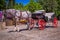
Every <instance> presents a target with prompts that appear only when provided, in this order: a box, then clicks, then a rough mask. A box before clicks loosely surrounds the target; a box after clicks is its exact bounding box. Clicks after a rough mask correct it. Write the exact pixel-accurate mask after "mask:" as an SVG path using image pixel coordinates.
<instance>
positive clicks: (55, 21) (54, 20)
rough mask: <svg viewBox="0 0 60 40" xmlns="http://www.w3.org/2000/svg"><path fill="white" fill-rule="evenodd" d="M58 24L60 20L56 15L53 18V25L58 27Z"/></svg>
mask: <svg viewBox="0 0 60 40" xmlns="http://www.w3.org/2000/svg"><path fill="white" fill-rule="evenodd" d="M57 25H58V20H57V18H56V17H54V19H53V26H54V28H56V27H57Z"/></svg>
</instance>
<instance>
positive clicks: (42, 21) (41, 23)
mask: <svg viewBox="0 0 60 40" xmlns="http://www.w3.org/2000/svg"><path fill="white" fill-rule="evenodd" d="M38 25H39V29H40V30H44V29H45V26H46V22H45V21H44V19H40V20H39V21H38Z"/></svg>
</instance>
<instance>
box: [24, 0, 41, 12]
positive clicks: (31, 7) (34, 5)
mask: <svg viewBox="0 0 60 40" xmlns="http://www.w3.org/2000/svg"><path fill="white" fill-rule="evenodd" d="M41 9H42V6H41V5H40V4H39V3H36V2H35V1H34V0H30V2H29V4H27V5H26V6H25V7H24V10H29V11H31V12H34V11H35V10H41Z"/></svg>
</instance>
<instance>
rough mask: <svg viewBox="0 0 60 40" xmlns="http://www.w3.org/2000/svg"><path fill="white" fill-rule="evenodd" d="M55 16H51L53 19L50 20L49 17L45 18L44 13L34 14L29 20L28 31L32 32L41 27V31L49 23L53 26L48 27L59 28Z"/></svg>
mask: <svg viewBox="0 0 60 40" xmlns="http://www.w3.org/2000/svg"><path fill="white" fill-rule="evenodd" d="M53 15H54V14H52V15H50V16H51V18H50V19H49V18H48V16H45V13H44V12H42V11H39V12H35V13H32V14H31V18H29V23H28V29H29V30H30V29H31V28H33V27H39V29H40V30H43V29H45V27H46V26H47V24H49V23H50V24H51V23H52V25H50V24H49V25H48V26H53V27H57V24H58V20H57V18H56V16H53ZM52 16H53V17H52ZM51 20H52V21H51Z"/></svg>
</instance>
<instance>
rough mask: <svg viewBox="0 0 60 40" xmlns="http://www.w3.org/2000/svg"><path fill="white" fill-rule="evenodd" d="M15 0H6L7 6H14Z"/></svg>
mask: <svg viewBox="0 0 60 40" xmlns="http://www.w3.org/2000/svg"><path fill="white" fill-rule="evenodd" d="M14 5H15V0H8V8H14Z"/></svg>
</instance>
